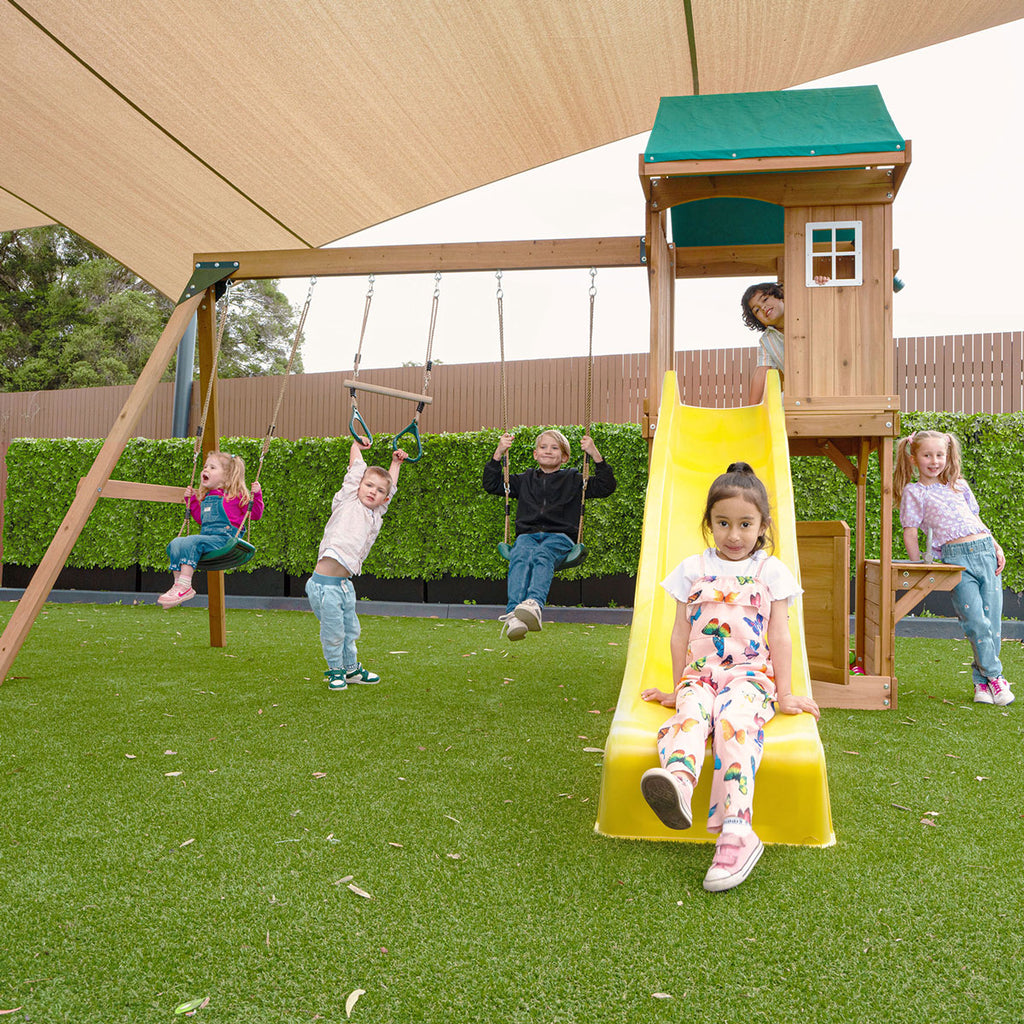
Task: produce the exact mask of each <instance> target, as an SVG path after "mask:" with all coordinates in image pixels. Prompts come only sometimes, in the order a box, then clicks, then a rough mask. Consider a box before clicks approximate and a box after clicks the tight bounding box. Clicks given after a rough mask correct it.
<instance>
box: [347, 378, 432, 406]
mask: <svg viewBox="0 0 1024 1024" xmlns="http://www.w3.org/2000/svg"><path fill="white" fill-rule="evenodd" d="M341 383H342V385H343V386H344V387H346V388H355V389H356V390H357V391H372V392H373V393H374V394H375V395H390V396H391V397H392V398H404V399H406V401H409V402H422V403H423V404H424V405H432V404H433V401H434V400H433V398H431V397H430V395H417V394H415V392H412V391H399V390H398V389H397V388H385V387H382V386H381V385H380V384H364V383H363V382H362V381H361V380H343V381H342V382H341Z"/></svg>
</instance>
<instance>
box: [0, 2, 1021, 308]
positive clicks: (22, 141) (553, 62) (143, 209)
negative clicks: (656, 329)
mask: <svg viewBox="0 0 1024 1024" xmlns="http://www.w3.org/2000/svg"><path fill="white" fill-rule="evenodd" d="M1020 17H1024V0H971V2H970V3H964V2H963V0H902V2H900V3H895V2H893V0H757V2H754V0H729V2H726V0H587V2H584V0H529V2H522V0H520V2H511V3H508V4H503V5H502V4H498V5H494V4H484V3H480V2H479V0H389V2H388V3H386V4H385V3H380V2H379V0H372V2H371V0H241V2H238V0H236V2H234V3H228V2H227V0H152V2H149V3H139V2H136V0H106V2H104V3H99V2H97V0H75V2H73V3H72V2H70V0H19V2H13V0H0V60H2V63H0V66H2V68H3V72H2V74H3V88H2V89H0V138H2V140H3V145H2V150H0V229H2V230H10V229H14V228H20V227H27V226H32V225H36V224H44V223H60V224H64V225H66V226H67V227H69V228H70V229H72V230H73V231H75V232H77V233H78V234H80V235H82V236H83V237H85V238H87V239H88V240H89V241H91V242H92V243H93V244H94V245H96V246H98V247H99V248H101V249H103V250H104V251H106V252H108V253H110V254H111V255H112V256H114V257H116V258H117V259H118V260H120V261H121V262H122V263H124V264H126V265H127V266H129V267H130V268H131V269H132V270H134V271H135V272H136V273H137V274H139V276H141V277H142V278H144V279H145V280H147V281H149V282H150V283H151V284H153V285H154V286H155V287H157V288H158V289H159V290H160V291H162V292H163V293H165V294H166V295H169V296H171V297H174V298H176V297H177V296H178V295H180V293H181V291H182V289H183V288H184V286H185V284H186V283H187V281H188V279H189V277H190V275H191V263H192V256H193V254H194V253H196V252H228V251H235V250H252V249H278V248H290V249H293V248H300V247H303V246H321V245H325V244H326V243H328V242H331V241H334V240H336V239H338V238H342V237H344V236H346V235H349V234H352V233H353V232H356V231H359V230H361V229H363V228H366V227H369V226H371V225H373V224H376V223H379V222H381V221H383V220H387V219H389V218H391V217H395V216H398V215H400V214H402V213H406V212H408V211H410V210H414V209H417V208H419V207H422V206H425V205H428V204H430V203H433V202H436V201H438V200H441V199H445V198H448V197H449V196H452V195H456V194H459V193H461V192H465V191H467V190H469V189H472V188H476V187H478V186H480V185H484V184H487V183H489V182H492V181H495V180H497V179H499V178H504V177H507V176H509V175H512V174H516V173H518V172H520V171H524V170H528V169H530V168H532V167H537V166H540V165H541V164H545V163H548V162H550V161H553V160H557V159H560V158H562V157H565V156H570V155H572V154H574V153H579V152H583V151H585V150H588V149H591V148H594V147H596V146H600V145H604V144H606V143H609V142H613V141H615V140H618V139H621V138H625V137H627V136H630V135H634V134H637V133H639V132H642V131H645V130H647V129H649V128H650V127H651V125H652V123H653V121H654V116H655V113H656V111H657V108H658V100H659V98H660V97H661V96H663V95H686V94H691V93H694V92H700V93H714V92H745V91H755V90H766V89H783V88H787V87H789V86H792V85H798V84H801V83H803V82H807V81H812V80H814V79H817V78H821V77H823V76H825V75H829V74H833V73H836V72H839V71H843V70H847V69H849V68H854V67H858V66H860V65H863V64H866V63H870V62H872V61H877V60H881V59H884V58H887V57H892V56H895V55H897V54H900V53H905V52H907V51H910V50H913V49H917V48H920V47H924V46H929V45H932V44H934V43H939V42H943V41H945V40H948V39H952V38H956V37H958V36H962V35H966V34H969V33H972V32H977V31H980V30H982V29H986V28H991V27H993V26H996V25H999V24H1003V23H1005V22H1008V21H1012V20H1015V19H1017V18H1020ZM639 203H640V193H639V189H638V204H639Z"/></svg>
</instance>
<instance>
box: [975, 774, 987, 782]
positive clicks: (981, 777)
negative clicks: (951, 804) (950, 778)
mask: <svg viewBox="0 0 1024 1024" xmlns="http://www.w3.org/2000/svg"><path fill="white" fill-rule="evenodd" d="M974 778H975V780H976V781H977V782H988V776H987V775H975V776H974Z"/></svg>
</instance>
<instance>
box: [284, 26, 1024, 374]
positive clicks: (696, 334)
mask: <svg viewBox="0 0 1024 1024" xmlns="http://www.w3.org/2000/svg"><path fill="white" fill-rule="evenodd" d="M1022 55H1024V21H1016V22H1013V23H1011V24H1009V25H1004V26H1001V27H999V28H995V29H990V30H988V31H986V32H979V33H975V34H974V35H971V36H966V37H963V38H961V39H956V40H952V41H950V42H948V43H941V44H939V45H937V46H932V47H928V48H926V49H923V50H917V51H915V52H913V53H909V54H905V55H903V56H901V57H895V58H893V59H891V60H887V61H881V62H879V63H876V64H869V65H866V66H865V67H863V68H859V69H855V70H853V71H848V72H844V73H842V74H839V75H833V76H830V77H829V78H824V79H819V80H818V81H815V82H808V83H806V86H805V87H825V86H850V85H868V84H874V85H877V86H878V87H879V88H880V89H881V92H882V97H883V99H884V100H885V103H886V106H887V107H888V109H889V113H890V115H891V117H892V119H893V122H894V123H895V125H896V128H897V129H898V131H899V132H900V133H901V134H902V135H903V137H904V138H906V139H909V140H911V142H912V143H913V148H912V153H911V156H912V160H913V162H912V164H911V166H910V170H909V171H908V173H907V176H906V178H905V179H904V182H903V185H902V187H901V189H900V192H899V194H898V195H897V197H896V201H895V204H894V206H893V236H894V245H895V246H896V248H898V249H899V251H900V271H899V277H900V278H901V279H902V280H903V281H904V283H905V285H906V287H905V288H904V289H903V290H902V291H900V292H899V293H897V294H896V295H895V297H894V300H893V303H894V308H893V333H894V335H895V336H896V337H904V336H912V335H929V334H965V333H967V334H970V333H983V332H989V331H1013V330H1016V331H1019V330H1022V329H1024V304H1022V302H1021V298H1020V296H1021V295H1022V293H1024V289H1022V287H1021V284H1020V281H1019V277H1018V273H1019V271H1018V267H1017V261H1016V259H1015V257H1014V253H1015V252H1016V250H1017V246H1018V245H1019V244H1020V243H1021V240H1022V238H1024V204H1022V203H1021V201H1020V191H1021V188H1020V181H1021V177H1022V167H1024V132H1022V131H1021V129H1020V124H1021V112H1022V110H1024V74H1022V73H1021V68H1020V62H1021V59H1022ZM646 142H647V133H646V132H644V133H643V134H641V135H636V136H633V137H631V138H629V139H624V140H622V141H620V142H615V143H612V144H610V145H607V146H602V147H600V148H598V149H594V150H590V151H589V152H587V153H582V154H578V155H576V156H572V157H568V158H566V159H564V160H559V161H557V162H555V163H552V164H548V165H546V166H544V167H539V168H535V169H534V170H531V171H527V172H525V173H523V174H517V175H514V176H513V177H510V178H505V179H503V180H501V181H499V182H496V183H494V184H492V185H487V186H484V187H482V188H478V189H474V190H473V191H471V192H467V193H464V194H463V195H460V196H455V197H453V198H451V199H446V200H444V201H443V202H440V203H435V204H433V205H432V206H428V207H425V208H424V209H421V210H417V211H414V212H412V213H408V214H405V215H404V216H402V217H396V218H394V219H393V220H390V221H387V222H385V223H383V224H379V225H376V226H375V227H372V228H369V229H367V230H365V231H361V232H359V233H357V234H354V235H349V236H348V237H346V238H344V239H342V240H339V242H337V243H335V244H338V245H346V246H347V245H411V244H416V243H427V242H467V241H500V240H503V239H524V238H538V239H539V238H584V237H598V236H603V235H642V234H643V233H644V202H643V193H642V191H641V188H640V182H639V177H638V175H637V156H638V154H639V153H641V152H643V149H644V147H645V145H646ZM754 280H755V279H754V278H727V279H721V280H717V281H699V282H694V281H679V282H678V283H677V286H676V325H675V331H676V347H677V348H679V349H685V348H723V347H732V346H736V345H750V344H753V343H754V341H755V337H754V335H753V334H752V333H751V332H750V331H748V330H747V329H746V328H745V327H744V326H743V325H742V323H741V321H740V315H739V297H740V295H741V294H742V292H743V289H744V288H745V287H746V285H747V284H749V283H751V282H752V281H754ZM594 283H595V287H596V296H595V310H594V315H595V324H594V353H595V355H606V354H616V353H621V352H644V351H647V350H648V348H649V344H650V341H649V333H648V316H649V302H648V297H647V281H646V273H645V272H644V271H643V270H641V269H623V270H599V271H598V272H597V277H596V279H595V282H594ZM496 284H497V282H496V280H495V276H494V274H493V273H490V272H488V273H458V274H456V273H452V274H448V275H445V276H443V277H442V279H441V281H440V282H439V284H438V285H437V287H438V289H439V299H438V315H437V324H436V328H435V334H434V349H433V356H434V358H435V359H436V360H440V361H442V362H447V363H466V362H489V361H493V360H497V358H498V353H499V343H498V327H497V304H496V295H495V290H496ZM501 286H502V291H503V311H504V327H505V330H504V336H505V352H506V358H508V359H542V358H549V357H553V356H569V355H586V353H587V348H588V317H589V290H590V286H591V279H590V272H589V270H588V269H579V270H559V271H512V272H506V273H505V274H504V276H503V278H502V282H501ZM281 288H282V290H283V291H284V292H285V294H286V295H287V296H288V297H289V298H290V299H291V301H292V302H293V303H295V304H297V305H299V304H301V303H302V302H303V301H304V300H305V297H306V294H307V291H308V289H309V281H308V279H300V280H294V281H283V282H281ZM434 288H435V280H434V276H433V274H420V275H380V276H378V277H377V278H376V279H375V281H374V296H373V304H372V308H371V312H370V317H369V320H368V322H367V327H366V336H365V339H364V342H363V359H362V367H363V368H364V369H366V368H370V367H386V366H398V365H401V364H402V363H405V362H409V361H414V362H417V363H422V361H423V358H424V354H425V351H426V343H427V334H428V327H429V323H430V310H431V303H432V298H433V293H434ZM367 289H368V281H367V279H366V278H363V277H360V278H323V279H320V280H319V281H318V282H317V284H316V287H315V289H314V292H313V299H312V302H311V305H310V311H309V315H308V317H307V320H306V342H305V344H304V346H303V363H304V367H305V371H306V372H307V373H317V372H323V371H328V370H351V369H352V362H353V357H354V354H355V351H356V347H357V344H358V340H359V329H360V325H361V323H362V317H363V308H364V303H365V296H366V293H367Z"/></svg>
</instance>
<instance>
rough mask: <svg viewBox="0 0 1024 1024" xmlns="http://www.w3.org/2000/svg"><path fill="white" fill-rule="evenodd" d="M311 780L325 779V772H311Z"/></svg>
mask: <svg viewBox="0 0 1024 1024" xmlns="http://www.w3.org/2000/svg"><path fill="white" fill-rule="evenodd" d="M313 778H314V779H326V778H327V772H313Z"/></svg>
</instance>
